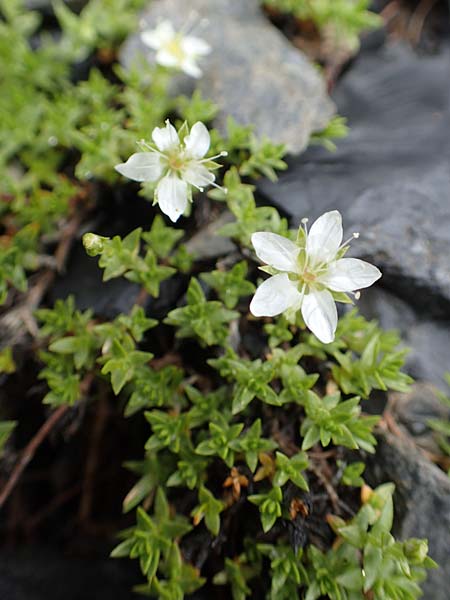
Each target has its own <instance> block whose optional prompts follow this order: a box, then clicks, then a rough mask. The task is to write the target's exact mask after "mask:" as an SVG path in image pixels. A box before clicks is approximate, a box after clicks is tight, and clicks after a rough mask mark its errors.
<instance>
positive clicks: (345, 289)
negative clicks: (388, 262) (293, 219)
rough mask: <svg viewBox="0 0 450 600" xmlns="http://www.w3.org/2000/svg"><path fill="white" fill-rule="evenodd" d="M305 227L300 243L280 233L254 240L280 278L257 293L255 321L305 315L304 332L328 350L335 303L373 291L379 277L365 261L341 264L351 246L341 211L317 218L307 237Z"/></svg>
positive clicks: (260, 254)
mask: <svg viewBox="0 0 450 600" xmlns="http://www.w3.org/2000/svg"><path fill="white" fill-rule="evenodd" d="M306 222H307V219H304V220H303V224H304V227H303V228H302V227H300V229H299V235H298V238H297V243H294V242H292V241H291V240H289V239H287V238H285V237H283V236H281V235H277V234H276V233H266V232H257V233H254V234H253V235H252V243H253V246H254V248H255V252H256V254H257V256H258V258H259V259H260V260H261V261H263V262H264V263H266V264H267V265H269V267H271V269H267V270H268V271H269V272H270V273H271V274H273V273H276V274H274V275H273V276H272V277H270V278H269V279H267V280H266V281H264V283H262V284H261V285H260V286H259V287H258V289H257V290H256V293H255V295H254V297H253V300H252V302H251V304H250V311H251V312H252V314H253V315H255V316H256V317H274V316H276V315H279V314H281V313H283V312H285V311H288V310H299V309H301V312H302V316H303V320H304V321H305V324H306V326H307V327H308V328H309V329H310V330H311V331H312V332H313V333H314V334H315V335H316V336H317V337H318V338H319V340H320V341H321V342H323V343H324V344H328V343H330V342H332V341H333V340H334V335H335V332H336V325H337V320H338V316H337V310H336V305H335V300H338V301H339V299H340V298H339V296H340V297H341V298H342V299H343V300H345V298H344V297H343V296H342V293H344V294H345V293H352V292H355V291H356V290H359V289H360V288H366V287H368V286H370V285H372V284H373V283H374V282H375V281H377V279H379V278H380V277H381V273H380V271H379V270H378V269H377V268H376V267H374V266H373V265H371V264H369V263H367V262H365V261H363V260H359V259H357V258H342V257H343V255H344V254H345V252H346V250H347V249H348V242H349V241H350V240H348V241H347V242H344V243H343V244H342V217H341V214H340V213H339V212H338V211H337V210H333V211H331V212H327V213H325V214H323V215H322V216H321V217H319V218H318V219H317V221H315V223H313V225H312V226H311V229H310V230H309V233H308V231H307V229H306ZM352 237H353V238H357V237H359V234H356V233H354V234H353V236H352ZM263 270H264V268H263ZM354 295H355V296H356V297H357V298H358V297H359V294H354Z"/></svg>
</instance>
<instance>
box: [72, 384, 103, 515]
mask: <svg viewBox="0 0 450 600" xmlns="http://www.w3.org/2000/svg"><path fill="white" fill-rule="evenodd" d="M108 415H109V411H108V401H107V395H106V394H105V391H104V390H103V391H101V395H100V398H99V401H98V404H97V414H96V417H95V422H94V427H93V429H92V437H91V443H90V446H89V451H88V456H87V461H86V469H85V473H84V482H83V493H82V496H81V501H80V507H79V510H78V518H79V520H80V521H82V522H86V521H88V520H89V517H90V515H91V512H92V503H93V496H94V489H95V483H96V474H97V471H98V467H99V462H100V461H99V453H100V445H101V440H102V436H103V433H104V431H105V427H106V423H107V420H108Z"/></svg>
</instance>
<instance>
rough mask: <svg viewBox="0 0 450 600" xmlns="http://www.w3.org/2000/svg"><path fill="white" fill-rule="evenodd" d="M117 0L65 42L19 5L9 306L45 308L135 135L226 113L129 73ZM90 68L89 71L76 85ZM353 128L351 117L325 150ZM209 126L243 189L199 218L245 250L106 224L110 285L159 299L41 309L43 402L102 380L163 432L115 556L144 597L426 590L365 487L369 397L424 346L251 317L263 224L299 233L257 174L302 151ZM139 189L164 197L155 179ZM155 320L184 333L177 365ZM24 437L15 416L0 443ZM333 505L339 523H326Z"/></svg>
mask: <svg viewBox="0 0 450 600" xmlns="http://www.w3.org/2000/svg"><path fill="white" fill-rule="evenodd" d="M103 4H104V3H102V2H97V1H96V0H92V1H91V2H90V3H89V4H88V5H87V7H86V8H85V9H84V10H83V11H82V13H81V15H80V16H76V15H74V14H72V13H71V12H70V11H69V9H67V8H66V7H65V6H64V5H63V3H62V2H57V3H56V5H55V9H56V15H57V18H58V20H59V23H60V26H61V29H62V36H61V38H60V39H58V40H55V39H53V38H51V37H47V36H45V35H40V34H39V19H38V17H37V15H36V14H35V13H33V12H30V11H28V10H25V9H22V8H21V6H20V3H19V2H10V1H8V0H4V1H2V2H0V7H1V10H2V14H3V17H4V21H1V22H0V60H1V65H2V68H1V70H0V73H1V74H0V81H1V83H2V94H1V97H0V115H2V117H1V118H2V119H3V121H2V122H1V123H0V132H1V134H0V135H1V136H2V139H1V143H0V171H1V180H2V191H1V194H2V203H1V205H0V210H1V213H0V214H1V218H2V223H3V225H4V235H3V236H2V238H1V240H0V244H1V251H0V298H1V301H2V303H4V310H5V314H7V311H8V310H9V309H10V308H11V307H12V306H13V305H14V303H15V302H18V303H20V302H22V301H23V300H24V299H25V300H26V298H27V290H30V284H29V280H30V278H31V276H32V274H34V273H38V274H39V273H42V270H43V269H49V268H50V269H51V268H53V267H55V266H58V265H57V264H54V262H55V257H53V255H52V248H53V244H54V243H55V241H56V242H57V243H58V242H59V241H61V239H62V237H61V231H63V233H64V231H65V228H66V227H67V225H68V224H70V223H71V222H73V220H74V219H75V223H76V225H79V224H80V222H82V221H83V219H84V218H85V216H86V214H87V212H88V211H93V210H95V200H96V197H97V195H98V194H99V193H100V192H99V190H100V189H103V190H104V189H106V190H108V192H107V193H111V190H112V189H113V188H114V187H116V186H119V185H123V182H122V181H120V179H119V176H118V175H117V174H116V173H115V171H114V168H113V167H114V165H115V164H116V163H118V162H120V161H121V160H122V159H123V158H125V157H126V156H128V155H129V154H130V152H132V151H133V149H134V146H135V142H136V140H139V139H141V138H142V137H145V136H146V137H148V136H149V135H150V132H151V130H152V129H153V127H155V126H159V125H161V123H163V122H164V120H165V118H166V117H167V116H169V115H170V116H171V118H172V119H173V118H174V119H175V120H176V121H177V123H178V124H181V123H182V122H183V121H186V122H188V123H189V124H192V123H194V122H195V121H197V120H201V121H206V122H209V121H211V119H212V117H213V116H214V114H215V112H216V110H217V109H216V107H215V106H213V105H212V104H211V103H210V102H209V101H208V100H206V99H204V98H202V97H201V96H200V94H199V93H195V94H194V95H193V97H192V98H189V97H185V96H183V97H175V98H174V97H173V96H170V95H169V93H168V89H169V83H170V73H169V72H168V71H166V70H165V69H163V68H161V67H155V66H152V65H149V64H146V63H145V64H142V65H140V66H139V68H136V70H135V71H130V72H126V71H125V70H124V69H122V68H121V67H120V66H118V65H117V64H116V63H114V56H115V51H116V48H117V44H118V42H120V41H121V39H123V37H124V36H125V35H126V33H127V32H128V31H130V30H132V29H133V28H135V27H136V17H135V15H136V8H137V7H138V6H139V5H140V4H141V2H140V1H132V0H111V1H110V2H109V3H108V4H109V7H108V8H109V9H108V11H104V10H103ZM359 5H360V7H359V9H358V10H360V11H362V12H363V14H364V15H365V14H366V13H365V4H364V3H359ZM339 6H342V2H340V3H339ZM286 8H289V7H286ZM291 8H293V7H291ZM363 9H364V10H363ZM358 23H359V22H358ZM367 24H369V23H367V22H366V21H362V22H361V23H360V24H358V25H357V26H356V25H355V27H354V29H356V30H359V28H360V25H361V26H362V25H363V26H366V25H367ZM33 36H34V38H33V39H34V46H36V47H34V48H33V49H32V47H31V45H30V38H32V37H33ZM84 59H89V60H90V63H89V64H90V65H91V66H90V68H89V72H88V73H84V74H83V77H81V76H80V77H77V75H76V73H77V69H80V68H81V66H80V61H81V60H84ZM25 123H26V127H25V126H24V124H25ZM333 132H334V133H335V134H336V135H333ZM342 133H343V132H342V123H339V122H338V123H337V126H336V122H335V126H334V127H333V126H330V128H329V129H328V133H327V132H322V136H321V135H320V134H319V135H318V136H316V140H315V141H316V142H317V141H318V140H321V142H322V143H323V142H325V143H326V141H327V140H328V142H329V143H330V139H329V138H330V137H331V138H332V137H339V135H341V134H342ZM211 135H212V139H213V146H214V148H213V151H215V150H217V151H222V150H226V151H227V152H228V159H227V161H228V162H227V164H226V170H225V171H224V172H222V175H221V179H222V180H223V184H224V185H225V186H226V188H227V189H228V193H227V194H225V193H224V192H223V190H218V189H214V190H212V191H210V192H209V194H208V196H206V194H198V195H197V196H196V198H195V199H194V204H193V211H195V210H196V207H198V206H210V205H212V206H214V208H215V210H216V212H219V211H222V210H228V211H229V212H230V214H231V219H230V222H229V223H228V224H226V225H224V226H223V228H222V229H221V231H220V235H222V236H226V237H229V238H231V239H232V240H233V242H234V244H235V253H234V254H233V255H232V256H231V257H229V260H227V261H225V262H222V263H220V264H216V265H209V266H207V267H205V264H204V263H202V262H199V261H197V260H196V257H195V256H191V255H190V254H189V252H188V250H187V249H186V245H185V243H186V242H187V241H188V239H189V237H190V236H191V235H192V234H193V233H195V231H194V232H192V231H191V230H189V228H187V230H186V231H183V230H181V229H174V228H172V227H171V226H169V225H167V224H166V223H165V221H164V220H163V218H162V217H161V216H160V215H159V214H158V213H157V209H155V212H154V214H155V215H156V216H154V219H153V221H152V222H149V223H142V224H141V227H139V228H137V229H135V230H133V231H131V232H129V233H128V234H127V235H126V236H124V237H120V236H114V237H112V238H109V237H106V236H99V235H96V234H95V233H86V234H85V235H84V238H83V241H84V245H85V248H86V251H87V253H88V254H89V255H90V256H91V257H92V260H95V259H98V265H99V268H100V269H102V271H103V278H104V280H105V281H107V280H110V279H115V278H119V277H124V278H126V279H128V280H130V281H132V282H134V283H136V284H138V286H139V287H140V288H141V291H140V292H139V294H138V296H137V297H136V302H135V305H134V307H133V308H132V309H131V311H130V312H129V314H120V315H118V316H117V317H116V318H115V319H113V320H103V319H102V318H99V316H98V315H95V314H94V313H93V311H92V310H87V311H80V310H78V309H77V307H76V303H75V300H74V299H73V298H72V297H69V298H67V299H66V300H59V301H57V302H56V304H55V305H54V306H53V307H41V308H39V309H38V310H36V311H35V312H34V317H35V318H36V320H37V322H38V334H37V341H36V344H35V346H36V349H37V352H38V359H39V361H40V365H41V371H40V375H39V377H40V378H41V379H43V380H44V381H45V382H46V384H47V386H48V391H47V393H46V395H45V397H44V398H43V402H44V403H46V404H49V405H50V406H51V407H59V406H62V405H74V404H76V403H78V402H79V401H80V399H81V398H82V397H83V396H85V395H86V393H87V392H86V382H87V381H91V382H92V381H95V382H97V384H99V385H102V386H107V389H108V390H111V392H112V394H113V395H115V396H119V398H120V400H121V401H122V402H123V406H124V417H125V418H126V417H129V416H131V415H136V414H138V413H140V414H141V415H142V418H143V419H145V420H146V422H147V423H148V440H147V442H146V443H145V448H142V457H141V460H140V461H133V462H132V463H130V464H129V465H128V467H129V468H130V469H131V470H132V471H133V472H134V473H136V474H137V476H138V477H137V481H136V484H135V485H134V487H133V488H132V489H131V490H130V492H129V494H128V495H127V496H126V498H125V500H124V503H123V509H124V512H126V513H128V512H131V511H134V510H136V519H135V523H134V524H133V525H132V526H131V527H130V528H129V529H127V530H125V531H123V532H122V533H121V534H120V538H121V541H120V543H119V545H118V546H117V547H116V548H115V550H114V551H113V553H112V555H113V556H114V557H125V556H127V557H128V556H129V557H130V558H132V559H135V560H137V561H139V564H140V568H141V571H142V575H143V578H144V580H145V583H144V584H142V585H141V586H139V587H138V590H139V591H140V592H142V593H143V594H146V595H150V596H153V597H157V598H166V599H168V600H178V599H182V598H183V597H184V596H185V595H187V594H190V593H192V592H193V591H195V590H196V589H198V588H200V587H201V586H203V585H207V586H208V589H209V591H210V593H214V592H211V590H213V589H214V586H222V585H228V586H229V589H230V590H231V594H232V597H233V598H234V599H235V600H240V599H243V598H246V597H251V596H252V594H253V593H256V591H257V590H261V580H262V581H263V589H264V588H265V589H266V596H267V598H270V599H273V600H275V599H277V600H283V598H289V599H293V598H305V599H306V600H314V599H316V598H319V597H321V596H324V597H328V598H330V599H332V600H356V599H357V598H361V597H363V594H365V593H366V592H367V593H370V594H371V596H367V597H373V598H374V599H376V600H388V599H389V600H394V599H398V600H411V599H414V598H417V597H419V595H420V588H419V587H418V583H420V581H421V580H422V579H423V577H424V572H425V568H427V567H430V566H432V565H433V563H432V561H431V560H430V559H429V558H427V544H426V541H424V540H414V539H413V540H406V541H404V542H398V541H396V540H395V539H394V537H393V536H392V534H391V528H392V514H393V504H392V494H393V486H392V485H389V484H388V485H382V486H380V487H378V488H377V489H375V490H373V491H372V490H370V489H369V488H368V486H365V485H363V484H364V479H363V478H362V477H361V476H362V473H363V470H364V465H363V464H362V463H361V462H360V461H361V456H364V452H369V453H372V452H374V451H375V446H376V438H375V436H374V428H375V426H376V423H377V421H378V417H376V416H368V415H365V414H363V410H362V406H361V400H362V399H368V398H370V395H371V392H372V391H373V390H383V391H386V390H389V389H390V390H398V391H405V390H406V389H407V388H408V385H409V383H410V379H409V377H408V376H407V375H405V374H404V373H402V371H401V368H402V365H403V359H404V354H405V352H404V351H403V350H399V349H398V345H399V339H398V337H397V335H396V334H395V333H393V332H384V331H381V330H380V328H379V327H378V325H377V323H375V322H368V321H366V320H365V319H364V318H362V317H361V316H358V314H357V312H356V310H353V311H351V312H347V313H346V315H345V316H344V317H343V318H342V319H341V320H340V323H339V326H338V330H337V334H336V339H335V341H334V342H333V343H331V344H328V345H325V344H322V343H320V342H319V341H318V340H317V339H316V338H315V337H314V335H312V334H311V333H309V332H308V331H306V330H305V327H304V323H303V322H302V320H301V318H300V317H297V320H295V321H294V322H291V321H288V320H287V319H286V318H285V317H283V316H282V317H279V318H277V319H271V320H269V319H266V320H255V319H254V318H251V317H249V315H248V297H249V295H250V294H251V293H252V292H253V291H254V288H255V285H254V284H255V282H256V280H257V271H256V264H255V263H256V261H255V257H254V255H253V253H252V250H251V247H250V236H251V234H252V233H253V232H254V231H256V230H263V231H273V232H276V233H282V234H289V235H292V236H293V237H295V236H296V231H295V230H293V231H290V230H289V224H288V222H287V220H286V219H284V218H282V217H281V216H280V215H279V213H278V211H277V210H276V209H275V208H273V207H269V206H261V205H260V203H259V201H258V198H257V197H255V187H254V185H253V184H252V183H251V182H250V180H252V179H255V178H256V177H258V176H259V175H264V176H266V177H269V178H271V179H275V178H276V171H277V170H280V169H284V168H286V164H285V163H284V161H283V155H284V149H283V147H282V146H278V145H274V144H272V143H271V142H270V141H268V140H258V139H256V137H255V136H254V135H253V133H252V131H251V128H249V127H241V126H239V125H237V124H236V123H234V122H233V121H232V120H230V121H229V123H228V131H227V134H226V135H225V136H222V135H220V134H219V133H218V132H217V131H214V130H213V131H212V134H211ZM313 142H314V140H313ZM141 193H142V194H143V195H144V197H146V198H148V199H152V196H153V191H152V188H151V186H148V185H143V186H142V191H141ZM56 258H57V257H56ZM177 278H178V279H179V280H180V281H181V282H182V283H183V286H184V288H183V289H184V296H181V297H180V298H179V300H178V303H177V305H176V306H175V305H174V306H172V307H171V308H170V310H169V311H168V312H167V314H166V315H165V316H164V317H163V318H161V319H159V320H156V319H155V318H153V316H154V315H152V314H151V312H150V313H149V314H147V313H146V311H145V309H144V307H143V305H145V299H146V298H148V297H152V298H157V297H158V296H159V294H160V292H161V284H162V283H163V282H165V281H166V280H174V279H177ZM142 299H144V302H143V301H142ZM32 308H35V307H34V306H32ZM149 331H151V333H150V335H149V334H148V332H149ZM154 332H160V333H161V332H163V333H164V335H166V336H169V339H170V340H171V341H172V340H173V349H174V352H175V353H176V355H177V357H178V358H179V360H171V355H170V353H167V352H165V351H164V350H163V349H162V348H161V347H160V346H158V343H157V342H155V339H157V337H158V336H156V335H155V336H153V333H154ZM255 340H256V341H255ZM197 357H200V358H201V365H199V364H198V360H197ZM172 358H173V356H172ZM194 358H195V359H196V360H194ZM163 359H165V362H164V360H163ZM0 361H1V362H0V370H1V371H2V372H3V373H8V372H11V371H12V370H14V362H13V359H12V354H11V350H10V349H4V350H3V351H2V353H1V355H0ZM89 401H92V402H94V401H95V400H94V399H93V398H92V399H89ZM13 427H14V423H12V422H10V421H3V422H2V423H0V448H1V446H2V445H3V444H4V443H5V442H6V440H7V438H8V436H9V435H10V433H11V431H12V429H13ZM323 448H327V450H331V451H332V452H331V454H330V455H328V454H327V455H325V454H324V452H323ZM361 452H362V454H361ZM357 459H358V462H355V460H357ZM338 460H339V461H340V462H338ZM325 467H326V469H325ZM325 472H326V473H328V474H325ZM330 473H331V475H330ZM361 486H363V490H364V494H363V495H362V500H361V501H360V499H359V490H358V488H360V487H361ZM355 492H356V493H355ZM341 496H342V498H344V500H342V499H341ZM324 497H325V500H324V499H323V498H324ZM347 498H348V499H349V500H348V501H349V503H350V506H348V505H347ZM314 506H318V507H319V508H318V509H317V518H318V520H319V521H320V526H319V528H320V531H321V532H322V535H314V531H312V532H311V531H310V530H311V529H314V525H310V519H309V517H310V513H311V512H313V507H314ZM327 522H328V524H327ZM310 533H311V535H309V534H310ZM192 548H193V549H194V550H193V551H191V550H192ZM200 550H201V552H200ZM196 553H197V556H192V555H193V554H194V555H195V554H196ZM190 557H192V558H190Z"/></svg>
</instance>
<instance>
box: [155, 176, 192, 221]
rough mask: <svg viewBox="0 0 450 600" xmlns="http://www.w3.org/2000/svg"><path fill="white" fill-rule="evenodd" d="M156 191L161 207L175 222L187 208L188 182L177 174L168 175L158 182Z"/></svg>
mask: <svg viewBox="0 0 450 600" xmlns="http://www.w3.org/2000/svg"><path fill="white" fill-rule="evenodd" d="M155 193H156V199H157V201H158V204H159V207H160V209H161V210H162V212H163V213H164V214H165V215H167V216H168V217H169V219H170V220H171V221H173V222H174V223H175V221H177V220H178V218H179V217H180V216H181V215H182V214H183V213H184V211H185V210H186V206H187V203H188V198H187V183H186V182H185V181H183V180H182V179H179V178H178V177H177V176H176V175H172V174H170V175H166V176H165V177H163V178H162V179H161V181H160V182H159V183H158V186H157V188H156V192H155Z"/></svg>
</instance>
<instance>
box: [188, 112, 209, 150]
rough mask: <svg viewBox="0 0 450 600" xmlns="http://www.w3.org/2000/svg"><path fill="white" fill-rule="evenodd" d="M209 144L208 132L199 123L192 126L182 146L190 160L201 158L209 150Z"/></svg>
mask: <svg viewBox="0 0 450 600" xmlns="http://www.w3.org/2000/svg"><path fill="white" fill-rule="evenodd" d="M210 143H211V138H210V136H209V131H208V130H207V128H206V127H205V125H203V123H201V122H200V121H197V123H195V124H194V125H193V126H192V128H191V131H190V133H189V135H187V136H186V137H185V138H184V146H185V148H186V151H187V153H188V154H189V156H192V158H203V157H204V156H205V154H206V153H207V152H208V150H209V145H210Z"/></svg>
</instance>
